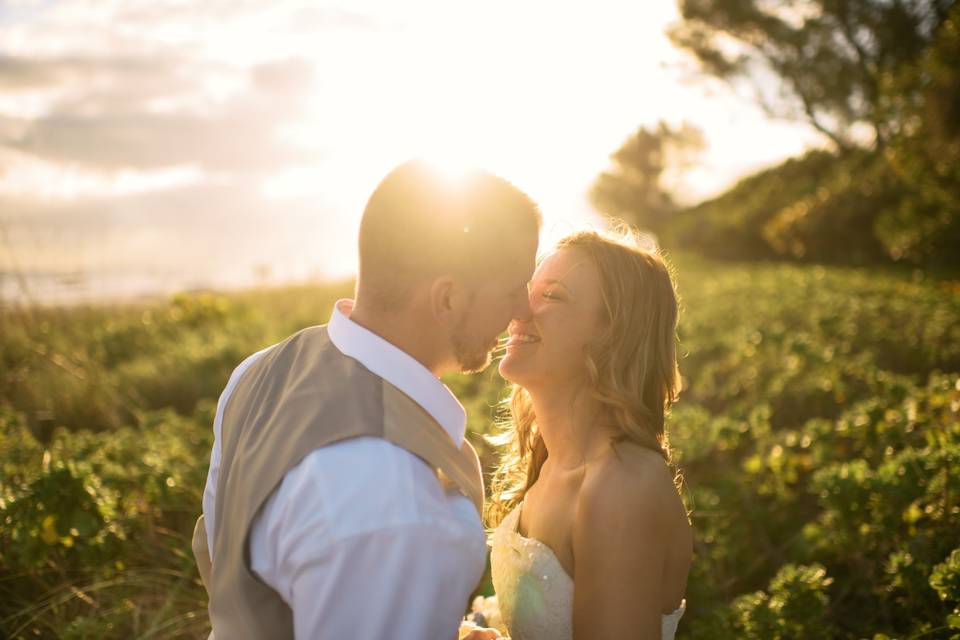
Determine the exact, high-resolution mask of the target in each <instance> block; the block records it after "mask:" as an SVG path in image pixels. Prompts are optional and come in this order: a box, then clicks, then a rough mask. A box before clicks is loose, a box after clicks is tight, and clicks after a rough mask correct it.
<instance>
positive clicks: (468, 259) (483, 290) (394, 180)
mask: <svg viewBox="0 0 960 640" xmlns="http://www.w3.org/2000/svg"><path fill="white" fill-rule="evenodd" d="M540 221H541V217H540V212H539V209H538V208H537V205H536V204H535V203H534V202H533V201H532V200H531V199H530V198H529V197H528V196H527V195H526V194H524V193H523V192H522V191H520V190H519V189H517V188H516V187H515V186H513V185H512V184H510V183H509V182H507V181H506V180H504V179H503V178H500V177H498V176H495V175H492V174H489V173H486V172H482V171H475V172H472V173H469V174H466V175H463V176H460V177H457V178H447V177H445V176H443V175H442V174H440V173H438V172H437V171H436V170H435V169H434V168H433V167H431V166H430V165H429V164H427V163H426V162H423V161H419V160H414V161H410V162H406V163H404V164H402V165H400V166H399V167H397V168H396V169H394V170H393V171H391V172H390V173H389V174H388V175H387V176H386V177H385V178H384V179H383V181H382V182H381V183H380V184H379V185H378V186H377V188H376V189H375V190H374V192H373V194H372V195H371V196H370V200H369V201H368V203H367V207H366V209H365V210H364V213H363V219H362V221H361V223H360V273H359V278H358V281H357V304H358V307H359V306H361V305H362V306H363V307H365V308H366V309H368V310H369V311H370V312H372V313H374V314H375V315H376V316H378V317H381V318H384V317H405V318H417V319H419V321H420V322H419V325H420V326H419V329H420V330H421V331H424V332H431V334H430V335H428V336H420V337H419V339H420V341H421V342H424V341H425V340H424V338H427V340H426V342H429V343H430V344H431V348H432V349H433V351H434V352H436V353H435V356H436V358H437V359H438V361H440V362H441V363H442V364H441V365H438V367H437V368H440V369H447V368H449V369H460V370H462V371H478V370H480V369H483V368H484V367H485V366H486V365H487V364H488V363H489V354H490V352H491V351H492V350H493V348H494V347H495V346H496V339H497V336H498V335H499V334H500V333H501V332H502V331H503V330H504V329H505V328H506V326H507V324H508V323H509V322H510V320H511V319H512V318H514V317H518V316H523V315H526V314H528V313H529V306H528V300H527V290H526V283H527V281H528V280H529V279H530V276H531V274H532V273H533V269H534V261H535V254H536V250H537V239H538V235H539V229H540Z"/></svg>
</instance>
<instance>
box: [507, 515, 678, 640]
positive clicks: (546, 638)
mask: <svg viewBox="0 0 960 640" xmlns="http://www.w3.org/2000/svg"><path fill="white" fill-rule="evenodd" d="M519 520H520V506H518V507H517V508H515V509H514V510H513V511H511V512H510V514H509V515H508V516H507V517H506V518H504V519H503V522H501V523H500V526H499V527H497V529H496V530H495V531H494V533H493V540H492V544H493V549H492V551H491V554H490V564H491V570H492V573H493V587H494V589H495V590H496V592H497V600H498V601H499V604H500V614H501V615H502V616H503V621H504V623H505V624H506V626H507V629H509V630H510V637H511V639H512V640H571V639H572V638H573V579H572V578H571V577H570V576H569V575H567V573H566V571H564V570H563V567H562V566H560V562H559V561H558V560H557V557H556V556H555V555H554V554H553V551H552V550H551V549H550V547H548V546H547V545H545V544H543V543H542V542H540V541H539V540H534V539H532V538H525V537H523V536H522V535H520V533H519V532H518V530H517V529H518V526H519ZM685 602H686V601H684V603H681V605H680V608H679V609H677V610H676V611H674V612H673V613H671V614H669V615H665V616H663V625H662V629H663V632H662V635H661V637H662V638H663V640H673V637H674V635H675V634H676V632H677V624H678V623H679V622H680V618H681V616H683V612H684V611H685V610H686V609H685Z"/></svg>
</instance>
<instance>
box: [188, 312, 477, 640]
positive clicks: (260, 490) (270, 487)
mask: <svg viewBox="0 0 960 640" xmlns="http://www.w3.org/2000/svg"><path fill="white" fill-rule="evenodd" d="M360 436H372V437H378V438H384V439H386V440H388V441H390V442H392V443H394V444H396V445H398V446H400V447H403V448H404V449H406V450H408V451H410V452H411V453H413V454H415V455H417V456H418V457H420V458H421V459H422V460H423V461H424V462H425V463H426V464H428V465H430V467H432V468H433V469H435V470H436V472H437V476H438V479H439V481H440V482H441V483H442V484H444V486H445V487H449V486H454V487H456V488H458V489H459V490H460V491H461V492H462V493H463V494H464V495H466V496H467V497H468V498H470V500H471V501H472V502H473V504H474V506H476V508H477V511H478V512H481V511H482V508H483V478H482V475H481V472H480V463H479V461H478V459H477V454H476V451H474V449H473V447H472V446H470V444H469V443H468V442H467V441H466V440H464V442H463V446H462V447H461V448H459V449H458V448H457V447H456V446H455V445H454V443H453V441H452V440H451V439H450V436H449V435H448V434H447V432H446V431H444V429H443V427H441V426H440V425H439V424H438V423H437V422H436V421H435V420H434V419H433V418H432V417H431V416H430V414H428V413H427V412H426V411H425V410H424V409H423V408H422V407H421V406H420V405H418V404H417V403H416V402H414V401H413V400H412V399H410V398H409V397H408V396H406V395H405V394H404V393H403V392H401V391H400V390H399V389H397V388H396V387H394V386H393V385H391V384H390V383H388V382H387V381H386V380H384V379H383V378H380V377H379V376H377V375H375V374H374V373H372V372H371V371H370V370H369V369H367V368H366V367H364V366H363V365H362V364H360V363H359V362H358V361H356V360H354V359H353V358H350V357H348V356H345V355H343V353H341V352H340V350H339V349H337V348H336V347H335V346H334V345H333V344H332V343H331V342H330V339H329V338H328V337H327V330H326V328H325V327H309V328H307V329H304V330H302V331H300V332H298V333H295V334H294V335H292V336H290V337H289V338H287V339H286V340H284V341H283V342H281V343H280V344H278V345H276V346H275V347H274V348H273V349H271V350H270V351H268V352H267V353H266V354H264V355H263V356H261V357H260V358H259V359H258V360H257V361H255V362H254V363H253V364H252V365H251V366H250V368H249V369H247V371H245V372H244V374H243V376H241V378H240V380H239V381H238V382H237V385H236V387H235V388H234V391H233V394H232V395H231V396H230V398H229V399H228V401H227V404H226V406H225V407H224V410H223V422H222V427H221V433H220V444H221V462H220V475H219V479H218V481H217V498H216V505H215V515H216V530H215V531H214V540H213V543H214V544H213V557H212V558H211V557H210V552H209V545H208V541H207V535H206V527H205V526H204V522H203V516H202V515H201V516H200V519H199V520H198V521H197V525H196V528H195V529H194V533H193V552H194V556H195V557H196V559H197V566H198V567H199V569H200V576H201V578H202V579H203V583H204V585H205V586H206V588H207V591H208V593H209V595H210V621H211V623H212V624H213V628H214V631H215V632H216V634H217V636H218V637H220V638H223V639H226V640H233V639H244V638H293V613H292V611H291V610H290V608H289V607H288V606H287V604H286V603H285V602H284V601H283V599H282V598H281V597H280V596H279V594H277V592H276V591H274V590H273V589H271V588H270V587H269V586H267V585H266V584H264V583H263V581H261V580H260V579H259V578H258V577H257V576H256V575H254V574H253V573H252V571H251V570H250V549H249V537H250V526H251V524H252V523H253V519H254V517H255V516H256V515H257V513H258V512H259V511H260V509H261V507H263V505H264V503H265V502H266V500H267V498H269V497H270V495H271V494H272V493H273V492H274V490H275V489H276V488H277V487H278V486H279V484H280V481H281V480H282V479H283V477H284V475H286V473H287V472H288V471H289V470H290V469H292V468H293V467H295V466H296V465H297V464H298V463H299V462H300V461H301V460H302V459H303V458H304V457H306V456H307V455H308V454H310V453H311V452H312V451H314V450H315V449H318V448H319V447H323V446H325V445H328V444H332V443H334V442H339V441H341V440H346V439H348V438H356V437H360ZM399 588H401V585H398V589H399ZM465 604H466V603H465Z"/></svg>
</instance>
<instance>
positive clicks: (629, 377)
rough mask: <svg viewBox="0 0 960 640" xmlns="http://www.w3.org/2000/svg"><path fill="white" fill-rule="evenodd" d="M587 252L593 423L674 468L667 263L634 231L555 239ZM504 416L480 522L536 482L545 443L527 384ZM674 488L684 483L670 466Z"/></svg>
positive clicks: (490, 520) (673, 335)
mask: <svg viewBox="0 0 960 640" xmlns="http://www.w3.org/2000/svg"><path fill="white" fill-rule="evenodd" d="M561 249H572V250H576V251H577V252H578V253H580V254H582V255H583V256H584V257H586V258H587V259H588V260H589V261H590V262H591V263H592V264H593V266H594V267H595V268H596V270H597V273H598V274H599V276H600V294H601V299H602V301H603V308H602V310H601V313H602V323H601V331H600V333H599V337H598V338H597V339H596V340H594V341H593V342H592V343H591V344H590V345H589V346H588V347H587V348H586V349H585V353H584V367H585V370H586V373H587V380H588V391H589V393H590V396H591V397H592V398H593V399H594V400H596V401H597V402H598V403H599V405H600V407H601V414H600V415H598V416H597V421H598V422H606V423H608V424H612V425H613V426H615V428H616V430H617V435H616V436H615V437H614V438H613V444H616V443H619V442H624V441H628V442H633V443H636V444H638V445H640V446H642V447H646V448H647V449H651V450H653V451H656V452H657V453H659V454H660V455H662V456H663V458H664V460H665V461H666V462H667V463H668V464H669V465H671V467H672V463H673V461H672V456H671V450H670V445H669V441H668V438H667V434H666V432H665V430H664V421H665V418H666V416H667V413H668V412H669V410H670V407H671V405H672V404H673V403H674V402H675V401H676V400H677V397H678V395H679V393H680V373H679V369H678V367H677V319H678V315H679V305H678V299H677V294H676V291H675V288H674V284H673V279H672V277H671V269H670V267H669V266H668V264H667V262H666V261H665V259H664V258H663V256H662V255H661V254H660V253H659V251H657V250H653V251H650V250H646V249H644V248H641V246H640V242H639V240H638V238H637V235H636V233H635V232H632V231H630V230H629V229H628V228H622V229H621V230H620V231H618V232H615V233H599V232H596V231H581V232H578V233H574V234H572V235H569V236H567V237H565V238H563V239H562V240H560V241H559V242H558V243H557V247H556V250H558V251H559V250H561ZM504 405H505V406H506V407H507V408H508V411H509V417H508V418H507V419H505V420H503V421H501V427H502V430H501V432H500V434H499V435H497V436H494V437H493V438H491V442H493V443H494V444H496V445H500V446H501V447H504V448H505V451H504V454H503V457H502V458H501V462H500V465H499V467H498V468H497V470H496V471H495V472H494V475H493V479H492V482H491V494H492V496H493V497H492V500H491V501H490V503H489V505H488V507H487V512H486V518H485V519H486V521H487V524H488V526H490V527H495V526H496V525H497V524H498V523H499V522H500V521H501V520H502V519H503V518H504V517H505V516H506V514H507V513H509V512H510V510H511V509H513V508H514V507H515V506H516V505H517V504H518V503H519V502H520V501H521V500H522V499H523V496H524V495H525V494H526V492H527V490H528V489H529V488H530V487H531V486H532V485H533V483H534V482H536V481H537V477H538V476H539V475H540V469H541V467H542V466H543V463H544V461H545V460H546V459H547V449H546V447H545V446H544V443H543V438H542V437H541V435H540V433H539V431H538V429H537V418H536V415H534V412H533V404H532V402H531V400H530V395H529V393H528V392H527V390H526V389H524V388H523V387H521V386H519V385H514V386H513V389H512V392H511V394H510V397H509V398H508V399H507V400H506V401H504ZM675 481H676V483H677V487H678V489H679V488H680V483H681V482H682V480H681V477H680V475H679V473H676V471H675Z"/></svg>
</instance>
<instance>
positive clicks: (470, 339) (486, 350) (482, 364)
mask: <svg viewBox="0 0 960 640" xmlns="http://www.w3.org/2000/svg"><path fill="white" fill-rule="evenodd" d="M464 325H466V317H464V318H463V320H462V321H461V322H460V324H459V325H458V326H457V329H456V331H454V333H453V338H452V341H453V355H454V357H455V358H456V359H457V365H458V366H459V367H460V371H461V372H462V373H479V372H481V371H483V370H484V369H486V368H487V366H488V365H489V364H490V362H491V361H492V360H493V351H494V350H495V349H496V347H497V340H496V337H494V339H493V340H492V341H484V342H483V343H481V342H480V340H479V339H478V338H477V337H476V336H472V335H470V333H469V332H467V331H466V330H465V329H464Z"/></svg>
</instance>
